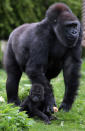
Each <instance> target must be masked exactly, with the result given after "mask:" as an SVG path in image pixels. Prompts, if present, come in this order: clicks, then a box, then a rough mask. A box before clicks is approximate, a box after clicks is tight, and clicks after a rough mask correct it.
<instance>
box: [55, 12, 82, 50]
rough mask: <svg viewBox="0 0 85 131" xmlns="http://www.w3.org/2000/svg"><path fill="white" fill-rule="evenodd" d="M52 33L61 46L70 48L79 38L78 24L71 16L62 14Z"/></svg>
mask: <svg viewBox="0 0 85 131" xmlns="http://www.w3.org/2000/svg"><path fill="white" fill-rule="evenodd" d="M69 17H70V19H69ZM54 32H55V33H56V36H57V38H58V40H59V41H60V43H61V44H63V45H64V46H66V47H69V48H72V47H74V46H75V45H76V43H77V41H78V38H79V33H80V23H79V21H78V20H77V18H76V17H75V16H74V15H73V14H72V15H71V14H69V15H66V14H65V15H64V14H63V15H61V16H60V18H59V19H58V21H57V22H56V24H55V26H54Z"/></svg>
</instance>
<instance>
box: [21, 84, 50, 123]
mask: <svg viewBox="0 0 85 131" xmlns="http://www.w3.org/2000/svg"><path fill="white" fill-rule="evenodd" d="M44 103H45V102H44V87H43V86H41V85H39V84H34V85H33V86H32V88H31V90H30V93H29V96H28V97H27V98H26V99H25V100H24V101H23V102H22V103H21V105H20V107H21V108H20V111H26V113H27V114H29V116H30V117H33V116H38V117H39V118H41V119H43V120H44V121H45V123H47V124H50V119H51V115H50V114H48V115H47V114H45V113H44Z"/></svg>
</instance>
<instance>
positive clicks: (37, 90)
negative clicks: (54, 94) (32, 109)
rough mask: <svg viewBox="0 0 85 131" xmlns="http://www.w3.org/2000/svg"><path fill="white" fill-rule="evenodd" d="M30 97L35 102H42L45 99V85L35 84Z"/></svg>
mask: <svg viewBox="0 0 85 131" xmlns="http://www.w3.org/2000/svg"><path fill="white" fill-rule="evenodd" d="M29 96H30V99H31V100H32V101H33V102H41V101H43V100H44V87H43V86H42V85H40V84H34V85H33V86H32V88H31V90H30V95H29Z"/></svg>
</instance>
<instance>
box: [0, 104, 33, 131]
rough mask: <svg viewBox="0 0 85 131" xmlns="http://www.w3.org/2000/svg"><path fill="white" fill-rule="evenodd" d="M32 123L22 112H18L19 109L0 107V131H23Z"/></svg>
mask: <svg viewBox="0 0 85 131" xmlns="http://www.w3.org/2000/svg"><path fill="white" fill-rule="evenodd" d="M32 123H33V120H31V119H30V118H27V115H26V114H25V113H24V112H19V107H13V105H11V104H8V105H7V104H1V105H0V131H25V130H29V127H30V126H31V125H32Z"/></svg>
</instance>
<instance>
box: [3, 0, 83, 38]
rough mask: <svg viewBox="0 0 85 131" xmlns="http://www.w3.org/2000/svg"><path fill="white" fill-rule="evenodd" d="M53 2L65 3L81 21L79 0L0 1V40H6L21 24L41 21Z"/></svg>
mask: <svg viewBox="0 0 85 131" xmlns="http://www.w3.org/2000/svg"><path fill="white" fill-rule="evenodd" d="M54 2H64V3H66V4H67V5H68V6H69V7H70V8H71V9H72V11H73V12H74V13H75V14H76V15H77V16H78V18H79V19H81V0H0V39H4V40H5V39H6V40H7V39H8V36H9V34H10V32H11V31H12V30H13V29H14V28H16V27H17V26H19V25H21V24H23V23H27V22H29V23H30V22H37V21H40V20H41V19H43V18H44V16H45V12H46V10H47V8H48V7H49V6H50V5H51V4H53V3H54Z"/></svg>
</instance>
